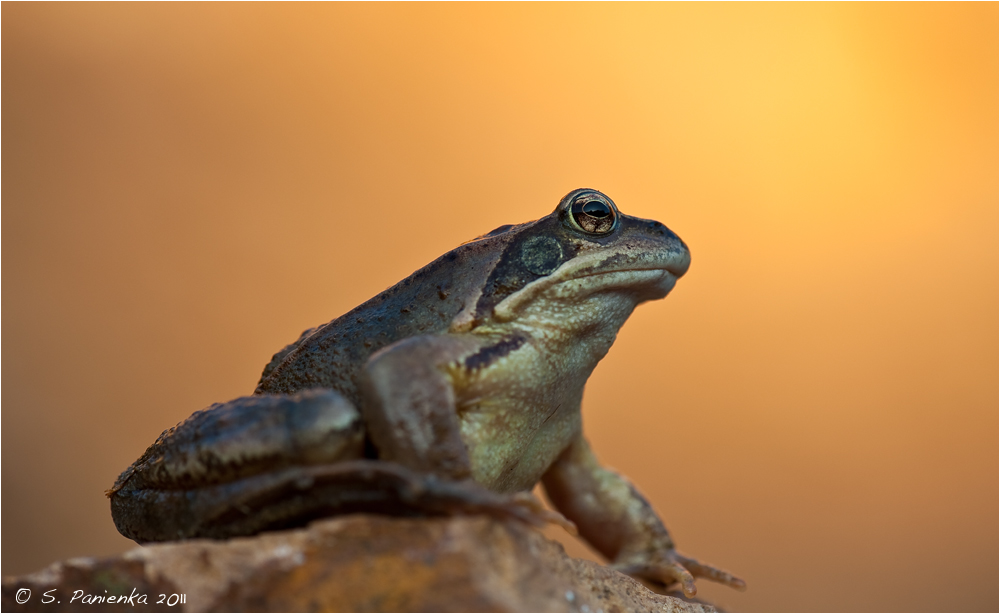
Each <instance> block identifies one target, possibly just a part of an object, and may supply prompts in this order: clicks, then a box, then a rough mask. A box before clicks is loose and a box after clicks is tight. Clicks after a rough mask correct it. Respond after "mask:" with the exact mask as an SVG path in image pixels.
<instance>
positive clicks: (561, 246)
mask: <svg viewBox="0 0 1000 614" xmlns="http://www.w3.org/2000/svg"><path fill="white" fill-rule="evenodd" d="M568 232H569V231H568V230H567V229H566V228H565V226H563V224H562V222H560V221H559V219H558V218H555V217H553V218H552V219H550V220H546V221H545V222H544V223H543V224H540V225H537V226H535V228H534V232H532V233H531V234H526V235H525V236H523V237H521V238H518V239H517V240H515V241H513V242H511V243H510V245H508V246H507V247H506V249H504V253H503V255H502V256H501V257H500V260H499V261H498V262H497V265H496V267H495V268H494V269H493V271H492V272H491V273H490V276H489V278H488V279H487V280H486V285H485V286H484V287H483V293H482V295H481V296H480V297H479V301H478V302H477V303H476V318H477V319H481V318H485V317H486V316H488V315H489V314H490V312H492V311H493V307H495V306H496V305H497V303H499V302H500V301H502V300H503V299H505V298H507V297H508V296H510V295H511V294H514V293H515V292H517V291H518V290H520V289H521V288H523V287H524V286H526V285H528V284H529V283H531V282H533V281H535V280H536V279H538V278H540V277H544V276H546V275H550V274H551V273H552V272H553V271H555V270H556V269H558V268H559V267H560V265H562V263H564V262H566V261H567V260H569V259H571V258H573V256H574V255H576V248H575V247H574V244H573V242H572V241H570V240H567V239H568V238H569V237H568V236H564V235H567V234H568Z"/></svg>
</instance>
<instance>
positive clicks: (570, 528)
mask: <svg viewBox="0 0 1000 614" xmlns="http://www.w3.org/2000/svg"><path fill="white" fill-rule="evenodd" d="M510 502H511V503H512V504H514V505H515V506H517V507H519V508H521V509H522V510H524V512H526V514H527V515H526V517H525V518H524V520H526V521H527V522H530V523H531V524H533V525H535V526H545V525H547V524H554V525H556V526H560V527H562V528H563V529H564V530H565V531H566V532H567V533H569V534H570V535H576V534H577V529H576V525H575V524H573V522H572V521H571V520H570V519H569V518H566V517H565V516H563V515H562V514H560V513H559V512H557V511H555V510H551V509H549V508H547V507H545V504H543V503H542V502H541V500H539V498H538V497H536V496H535V495H534V494H533V493H530V492H519V493H514V494H513V495H511V497H510Z"/></svg>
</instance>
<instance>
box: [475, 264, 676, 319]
mask: <svg viewBox="0 0 1000 614" xmlns="http://www.w3.org/2000/svg"><path fill="white" fill-rule="evenodd" d="M607 259H608V255H607V254H601V253H595V254H593V255H586V256H579V257H577V258H574V259H573V260H570V261H569V262H566V263H564V264H563V265H562V266H560V267H559V268H558V269H556V270H555V271H553V272H552V274H551V275H549V276H547V277H542V278H541V279H536V280H535V281H533V282H531V283H529V284H527V285H525V286H524V287H523V288H521V289H520V290H518V291H517V292H515V293H513V294H511V295H510V296H508V297H507V298H505V299H503V300H502V301H500V302H499V303H497V305H496V306H495V307H494V308H493V317H494V318H495V319H496V321H498V322H509V321H511V320H513V319H514V318H515V317H517V315H518V313H519V311H520V310H521V309H522V308H523V307H524V306H525V305H530V304H531V303H532V302H533V301H535V300H537V299H538V298H539V297H540V296H541V295H542V294H543V293H545V292H546V291H548V290H550V289H551V288H553V287H555V286H557V285H559V284H562V283H565V282H568V281H573V280H579V279H583V278H585V277H598V276H604V275H609V276H610V275H614V274H626V275H627V274H630V273H631V274H632V277H633V282H635V283H637V284H649V285H653V284H655V285H661V286H663V285H665V286H666V287H665V291H664V292H663V294H662V295H661V296H660V298H662V297H663V296H666V294H667V292H669V291H670V289H671V288H673V285H674V283H675V282H676V281H677V277H678V275H676V274H675V273H673V272H671V270H670V267H671V266H672V265H673V262H671V261H670V259H669V256H666V257H660V258H649V257H646V258H642V259H640V260H639V261H637V262H633V263H630V264H629V265H628V266H623V267H621V268H618V267H602V266H601V264H602V263H604V262H605V261H606V260H607ZM644 273H645V274H644ZM664 282H665V283H664ZM621 285H622V284H620V283H619V284H614V283H612V284H607V285H606V286H605V285H602V284H594V287H593V288H592V289H590V290H589V291H588V292H587V294H590V293H592V292H598V291H600V290H602V289H610V288H611V287H614V286H621ZM647 298H649V297H647ZM637 302H641V301H637Z"/></svg>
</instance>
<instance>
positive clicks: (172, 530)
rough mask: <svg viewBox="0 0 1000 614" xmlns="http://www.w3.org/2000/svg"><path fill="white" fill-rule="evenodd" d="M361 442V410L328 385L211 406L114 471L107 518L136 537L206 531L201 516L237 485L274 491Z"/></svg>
mask: <svg viewBox="0 0 1000 614" xmlns="http://www.w3.org/2000/svg"><path fill="white" fill-rule="evenodd" d="M364 447H365V429H364V425H363V423H362V421H361V416H360V414H359V413H358V411H357V410H356V409H355V408H354V406H353V405H352V404H351V403H350V402H349V401H348V400H347V399H345V398H344V397H343V396H341V395H340V394H338V393H337V392H334V391H332V390H321V389H314V390H307V391H303V392H300V393H298V394H295V395H274V396H270V395H258V396H251V397H243V398H240V399H236V400H233V401H230V402H228V403H222V404H216V405H213V406H211V407H209V408H208V409H204V410H202V411H199V412H195V413H194V414H193V415H192V416H191V417H189V418H188V419H187V420H185V421H184V422H181V423H180V424H178V425H177V426H175V427H173V428H171V429H167V430H166V431H164V432H163V433H162V434H161V435H160V437H159V438H157V440H156V441H155V442H154V443H153V445H151V446H149V448H148V449H147V450H146V451H145V453H143V455H142V456H141V457H139V459H138V460H137V461H136V462H135V463H133V464H132V466H131V467H129V468H128V469H126V470H125V471H124V472H123V473H122V474H121V475H120V476H119V477H118V480H117V481H116V482H115V485H114V486H113V487H112V488H111V489H110V490H109V491H108V492H107V495H108V497H109V498H110V499H111V514H112V518H113V519H114V521H115V525H116V526H117V527H118V530H119V531H120V532H121V533H122V534H123V535H125V536H126V537H130V538H132V539H135V540H136V541H139V542H144V541H162V540H168V539H177V538H181V537H194V536H206V537H208V536H209V535H203V534H202V533H200V532H199V529H198V528H197V527H199V526H201V525H202V524H204V522H205V518H204V515H205V514H208V515H209V516H211V515H213V514H216V512H213V511H212V510H214V509H215V507H217V506H220V505H221V506H224V505H225V504H226V501H227V500H228V501H232V502H238V501H240V500H241V497H240V496H239V494H240V489H241V488H248V489H249V490H248V491H247V492H248V496H249V494H250V493H253V492H260V491H261V490H262V489H263V490H265V491H266V490H268V489H274V488H276V486H275V485H276V484H279V483H281V482H282V480H287V478H288V476H290V475H295V474H296V472H297V471H299V470H300V469H302V468H304V467H310V466H317V465H324V464H330V463H338V462H342V461H347V460H353V459H358V458H362V457H363V454H364ZM293 481H294V480H293ZM215 495H219V496H224V497H225V498H224V499H218V500H216V499H213V496H215ZM234 504H235V503H234Z"/></svg>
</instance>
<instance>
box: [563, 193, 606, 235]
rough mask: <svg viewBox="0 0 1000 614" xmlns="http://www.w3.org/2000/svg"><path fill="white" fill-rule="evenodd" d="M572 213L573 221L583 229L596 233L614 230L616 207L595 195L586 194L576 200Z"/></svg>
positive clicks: (600, 233)
mask: <svg viewBox="0 0 1000 614" xmlns="http://www.w3.org/2000/svg"><path fill="white" fill-rule="evenodd" d="M571 214H572V215H573V221H575V222H576V225H577V226H579V227H580V229H581V230H583V231H584V232H589V233H591V234H595V235H603V234H607V233H609V232H611V231H612V230H614V227H615V219H616V218H617V214H616V213H615V209H614V207H612V206H611V205H609V204H608V203H606V202H604V201H603V200H597V199H596V198H594V197H593V196H585V197H583V198H581V199H579V200H577V201H576V202H574V203H573V207H572V209H571Z"/></svg>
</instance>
